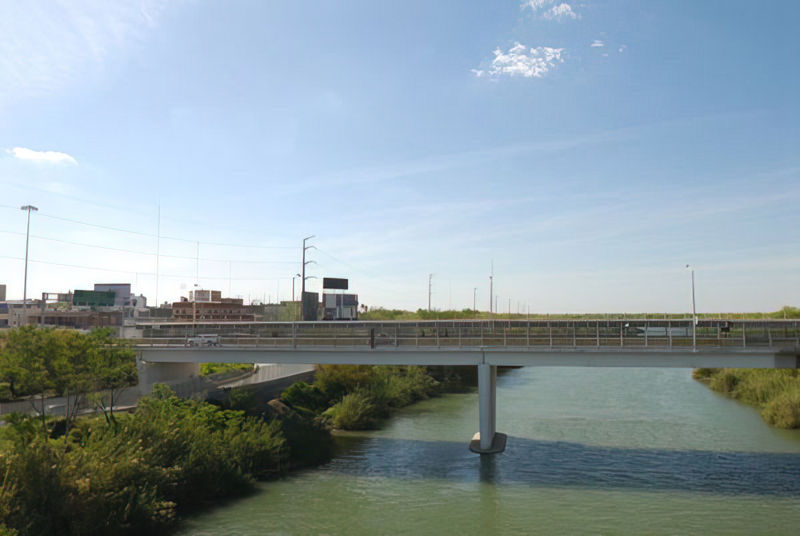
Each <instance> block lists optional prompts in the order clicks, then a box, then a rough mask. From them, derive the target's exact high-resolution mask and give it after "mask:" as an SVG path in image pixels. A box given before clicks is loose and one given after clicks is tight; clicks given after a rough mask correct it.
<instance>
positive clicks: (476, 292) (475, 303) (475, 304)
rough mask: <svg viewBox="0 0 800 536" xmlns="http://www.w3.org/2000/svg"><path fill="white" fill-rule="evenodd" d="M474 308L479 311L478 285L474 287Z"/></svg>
mask: <svg viewBox="0 0 800 536" xmlns="http://www.w3.org/2000/svg"><path fill="white" fill-rule="evenodd" d="M472 310H473V311H475V312H478V287H475V288H473V289H472Z"/></svg>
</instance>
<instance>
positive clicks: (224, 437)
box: [0, 386, 292, 536]
mask: <svg viewBox="0 0 800 536" xmlns="http://www.w3.org/2000/svg"><path fill="white" fill-rule="evenodd" d="M282 427H283V423H282V422H281V421H280V419H273V420H271V421H267V420H264V419H261V418H258V417H250V416H246V415H245V412H244V411H235V410H229V409H224V408H222V407H219V406H215V405H213V404H209V403H207V402H198V401H193V400H182V399H179V398H177V397H176V396H175V395H174V393H172V391H171V390H169V388H167V387H164V386H156V389H155V391H154V394H153V396H151V397H146V398H143V399H141V400H140V401H139V406H138V408H137V410H136V411H135V413H132V414H121V415H118V416H117V418H116V420H115V421H114V422H108V421H106V420H105V419H103V418H102V417H84V418H81V419H78V420H77V422H76V423H75V426H74V427H73V429H72V430H71V431H70V432H69V433H68V434H66V435H61V436H58V437H54V434H53V433H51V429H50V428H44V427H42V424H41V422H40V421H39V419H32V418H29V417H24V416H20V415H16V416H13V417H12V418H10V419H7V423H6V425H5V426H3V427H2V428H0V474H2V475H3V478H2V480H0V534H3V530H6V531H8V530H9V529H14V530H16V531H18V532H19V534H20V536H27V535H40V534H64V535H85V534H94V535H104V534H109V535H111V534H141V533H144V532H145V531H155V532H159V531H161V530H162V529H165V528H167V527H169V526H170V525H172V524H173V523H174V521H175V519H176V515H177V514H178V513H179V512H181V511H185V510H187V509H192V508H196V507H198V506H200V505H202V504H204V503H205V502H206V501H208V500H211V499H218V498H221V497H227V496H232V495H238V494H241V493H243V492H246V491H247V490H249V489H250V487H251V486H252V484H253V482H254V480H255V479H256V478H264V477H269V476H271V475H275V474H278V473H280V472H282V471H284V470H285V469H286V468H287V467H288V466H289V464H290V461H291V456H292V453H291V449H290V448H289V446H288V444H287V440H286V437H285V435H284V433H283V430H282ZM3 524H4V525H5V526H3Z"/></svg>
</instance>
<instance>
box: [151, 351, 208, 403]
mask: <svg viewBox="0 0 800 536" xmlns="http://www.w3.org/2000/svg"><path fill="white" fill-rule="evenodd" d="M136 369H137V372H138V374H139V393H140V394H142V395H149V394H150V393H152V392H153V385H155V384H157V383H166V384H173V383H180V382H184V381H186V380H188V379H190V378H192V377H197V376H200V363H192V362H189V363H148V362H146V361H143V360H142V358H141V354H140V355H139V356H138V357H137V359H136Z"/></svg>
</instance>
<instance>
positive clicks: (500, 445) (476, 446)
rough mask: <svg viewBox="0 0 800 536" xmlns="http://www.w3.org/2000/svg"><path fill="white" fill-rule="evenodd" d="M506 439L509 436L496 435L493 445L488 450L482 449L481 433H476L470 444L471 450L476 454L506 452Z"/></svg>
mask: <svg viewBox="0 0 800 536" xmlns="http://www.w3.org/2000/svg"><path fill="white" fill-rule="evenodd" d="M506 439H508V436H506V434H502V433H495V434H494V439H493V440H492V444H491V445H490V446H489V448H488V449H484V448H481V433H480V432H475V435H474V436H472V441H470V442H469V450H471V451H472V452H474V453H475V454H497V453H499V452H503V451H504V450H506Z"/></svg>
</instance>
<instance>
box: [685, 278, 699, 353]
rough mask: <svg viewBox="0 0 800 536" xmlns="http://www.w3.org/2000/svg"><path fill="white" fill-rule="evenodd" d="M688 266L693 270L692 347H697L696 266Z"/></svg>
mask: <svg viewBox="0 0 800 536" xmlns="http://www.w3.org/2000/svg"><path fill="white" fill-rule="evenodd" d="M686 267H687V268H689V269H690V270H691V271H692V348H694V349H697V307H696V306H695V299H694V267H693V266H691V265H689V264H687V265H686Z"/></svg>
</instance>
